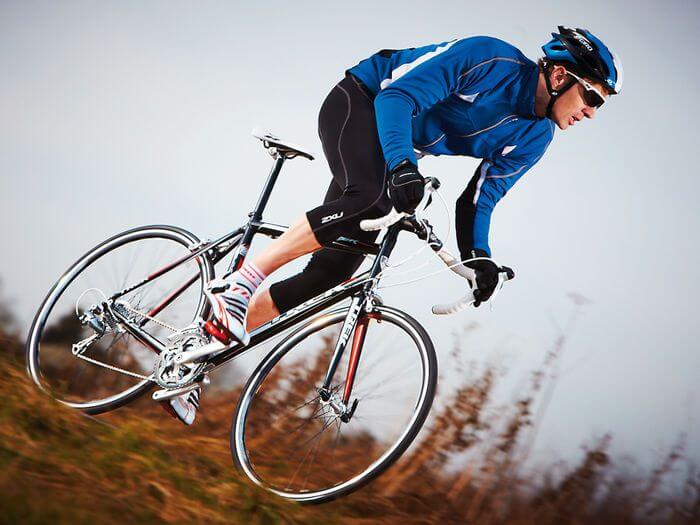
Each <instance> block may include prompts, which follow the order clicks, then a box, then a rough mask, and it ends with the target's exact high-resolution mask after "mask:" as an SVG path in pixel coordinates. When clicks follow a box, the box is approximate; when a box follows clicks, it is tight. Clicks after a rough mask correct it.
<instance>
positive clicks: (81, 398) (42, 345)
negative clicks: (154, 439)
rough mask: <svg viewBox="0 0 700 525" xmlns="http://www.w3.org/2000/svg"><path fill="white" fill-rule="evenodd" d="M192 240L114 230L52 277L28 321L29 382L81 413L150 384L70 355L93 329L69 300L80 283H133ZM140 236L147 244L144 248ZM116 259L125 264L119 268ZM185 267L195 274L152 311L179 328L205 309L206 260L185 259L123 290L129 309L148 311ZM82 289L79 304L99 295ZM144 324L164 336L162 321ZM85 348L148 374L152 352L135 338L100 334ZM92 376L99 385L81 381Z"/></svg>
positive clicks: (163, 232) (162, 232)
mask: <svg viewBox="0 0 700 525" xmlns="http://www.w3.org/2000/svg"><path fill="white" fill-rule="evenodd" d="M196 242H197V239H196V237H194V236H193V235H191V234H188V233H186V232H184V231H180V230H177V229H170V228H146V229H137V230H132V231H130V232H126V233H124V234H120V235H118V236H115V237H113V238H112V239H110V240H108V241H105V242H104V243H103V244H101V245H100V246H98V247H96V248H95V249H93V250H91V251H90V252H88V253H87V254H86V255H85V256H83V257H82V258H81V259H80V260H79V261H78V262H77V263H76V264H74V265H73V267H71V269H69V270H68V271H67V272H66V273H65V274H64V275H63V276H62V277H61V279H59V281H58V282H57V284H56V285H55V286H54V288H53V289H52V291H51V292H50V293H49V295H48V297H47V298H46V300H45V302H44V304H43V305H42V307H41V309H40V310H39V312H38V313H37V316H36V318H35V321H34V324H33V325H32V329H31V331H30V336H29V339H28V346H27V352H28V355H27V361H28V368H29V373H30V375H31V377H32V378H33V380H34V382H35V383H36V384H37V385H38V386H39V387H41V388H42V389H43V390H45V391H46V392H48V393H49V394H50V395H52V396H53V397H54V398H56V399H57V400H59V401H60V402H62V403H64V404H66V405H68V406H70V407H73V408H77V409H81V410H85V411H88V412H97V411H100V409H102V408H105V407H110V406H113V405H114V404H115V403H118V402H120V401H123V400H125V399H130V398H132V397H136V396H138V395H140V394H142V393H143V392H145V391H146V390H148V389H150V388H151V386H152V385H153V383H152V382H151V381H148V380H141V379H138V378H133V377H128V376H123V375H122V374H118V373H117V372H114V371H111V370H107V369H103V368H102V367H98V366H96V365H94V364H91V363H87V362H84V361H82V360H80V359H78V358H76V357H74V356H73V355H72V353H71V344H72V342H76V341H75V339H76V338H78V339H79V338H82V337H85V336H87V335H89V334H91V333H94V331H92V330H91V329H89V328H87V327H83V326H81V325H80V323H79V322H78V320H77V316H76V314H75V311H74V307H73V308H72V309H73V311H72V313H71V306H72V303H73V301H74V300H77V298H78V297H79V295H80V294H81V293H82V292H84V291H85V290H86V289H87V288H90V287H97V288H99V289H101V290H102V291H103V292H104V293H105V295H107V296H110V295H111V294H112V293H115V292H116V291H118V290H119V289H123V284H124V282H127V283H130V284H131V283H136V282H138V281H139V280H140V279H142V278H143V277H145V276H146V275H148V274H149V273H151V272H152V271H154V270H156V269H158V268H160V267H162V266H163V265H164V264H167V263H169V262H172V261H173V260H176V259H177V258H178V257H181V256H183V255H185V254H186V253H189V248H188V247H189V246H192V245H194V244H195V243H196ZM146 243H148V244H149V246H151V247H153V248H154V249H152V250H145V249H144V247H145V245H146ZM120 263H126V264H125V265H122V266H121V267H120ZM124 267H126V270H124ZM185 274H187V275H190V276H191V275H194V274H197V275H198V280H197V281H196V282H195V283H194V284H193V285H191V286H190V287H189V288H188V289H187V290H186V291H185V292H184V293H183V295H182V296H181V297H178V299H177V300H176V301H174V302H173V303H172V304H171V305H169V306H168V307H167V308H166V309H164V310H163V311H162V312H161V313H160V314H158V315H157V316H156V318H157V319H160V320H161V321H165V322H167V321H170V323H167V324H171V323H176V324H177V325H179V326H176V327H177V328H182V327H184V326H186V325H187V324H189V323H190V322H191V321H192V320H193V319H194V318H196V317H197V316H198V315H202V314H203V313H204V312H205V310H206V303H205V302H204V300H203V298H202V294H201V287H202V286H203V284H204V283H205V282H206V281H208V280H209V279H211V277H213V270H212V267H211V264H210V263H209V262H208V261H205V260H203V259H198V260H197V261H194V260H193V261H190V262H189V263H187V264H186V265H183V267H178V268H177V269H175V270H174V271H173V272H172V273H169V274H167V275H165V276H163V277H161V278H159V279H157V280H156V281H155V282H154V283H153V284H149V285H147V286H145V287H143V288H141V289H139V290H136V291H134V292H132V293H130V294H127V295H126V296H125V297H124V299H126V300H127V301H130V302H129V304H130V305H131V306H132V307H134V308H136V309H137V310H139V311H148V309H149V308H150V305H153V304H157V302H158V301H159V300H160V299H162V297H163V296H162V295H159V294H162V293H164V292H163V291H164V290H167V289H168V287H169V286H170V287H171V289H172V284H171V283H174V282H179V283H180V284H182V282H183V277H184V275H185ZM90 293H91V294H93V298H89V297H86V296H83V301H81V303H80V305H79V306H81V307H86V306H84V305H83V303H87V305H88V306H89V304H90V303H91V302H94V301H98V300H99V297H95V296H99V294H98V293H97V292H90ZM184 312H188V313H184ZM133 315H134V316H136V315H137V314H133ZM149 326H153V327H154V328H153V329H151V328H149V331H153V332H154V333H157V334H158V336H159V337H161V338H163V339H164V335H165V332H166V329H165V328H164V327H162V326H160V325H156V324H154V323H153V322H151V323H149ZM163 339H162V340H163ZM95 354H98V355H97V356H96V355H95ZM86 355H87V356H88V357H91V358H93V359H94V358H96V357H97V358H98V359H97V360H99V361H100V362H104V363H106V364H109V365H112V366H119V367H120V368H124V369H126V370H130V371H132V372H135V373H138V374H140V375H143V376H148V375H150V373H151V372H152V366H153V363H154V359H155V354H152V353H151V352H150V351H148V350H146V349H145V348H144V347H143V346H142V345H140V344H138V345H136V343H135V341H134V340H133V338H131V336H129V335H128V334H120V335H115V334H107V335H106V336H105V337H103V338H102V339H100V340H99V341H98V342H97V343H96V344H94V345H92V346H91V347H89V348H88V351H86ZM98 383H99V387H92V388H89V387H90V385H93V384H94V385H96V384H98ZM96 394H97V395H96Z"/></svg>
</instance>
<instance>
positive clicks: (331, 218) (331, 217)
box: [321, 211, 344, 224]
mask: <svg viewBox="0 0 700 525" xmlns="http://www.w3.org/2000/svg"><path fill="white" fill-rule="evenodd" d="M343 213H344V212H342V211H341V212H339V213H334V214H333V215H329V216H328V217H323V218H322V219H321V224H326V223H327V222H331V221H334V220H336V219H340V218H341V217H342V216H343Z"/></svg>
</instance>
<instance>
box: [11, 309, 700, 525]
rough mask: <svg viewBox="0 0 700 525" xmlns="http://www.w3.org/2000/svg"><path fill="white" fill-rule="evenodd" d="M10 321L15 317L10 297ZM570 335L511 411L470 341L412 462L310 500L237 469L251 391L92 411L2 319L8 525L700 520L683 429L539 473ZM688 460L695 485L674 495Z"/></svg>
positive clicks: (699, 482)
mask: <svg viewBox="0 0 700 525" xmlns="http://www.w3.org/2000/svg"><path fill="white" fill-rule="evenodd" d="M0 317H2V319H3V320H4V323H6V324H3V325H2V326H8V325H7V323H11V322H12V316H11V315H9V311H8V310H7V308H6V307H4V306H3V305H2V303H0ZM9 326H12V325H11V324H9ZM563 342H564V339H563V338H560V339H559V340H558V341H557V342H556V343H555V345H554V347H553V349H552V350H551V351H550V352H548V353H547V355H546V356H545V360H544V362H543V364H542V366H541V367H540V369H539V370H537V371H536V372H535V373H533V374H532V376H531V378H530V381H529V383H528V385H527V386H526V387H525V388H523V389H521V390H520V392H519V395H518V398H517V399H515V400H513V402H512V403H511V404H510V405H508V406H493V404H492V402H491V394H492V392H493V389H494V387H495V385H496V384H497V382H498V378H499V377H500V376H501V374H502V372H503V370H502V369H500V368H499V367H497V366H495V365H493V366H485V367H483V366H482V367H479V366H477V365H475V364H464V363H461V362H460V361H459V349H458V348H457V347H456V348H455V350H454V352H453V356H452V358H453V359H454V360H455V362H456V363H458V365H457V366H459V367H462V370H461V373H462V374H463V376H464V377H465V382H464V385H463V386H462V387H461V388H458V389H457V390H456V391H455V392H454V393H453V394H452V395H451V396H449V398H447V399H444V400H442V401H443V402H442V403H440V404H439V405H438V406H436V407H435V409H434V414H433V416H432V417H431V419H430V420H429V424H428V426H427V427H426V428H425V429H424V431H423V433H422V434H421V437H420V439H419V441H417V442H416V443H415V444H414V445H413V446H412V447H411V448H410V449H409V451H408V452H407V453H406V454H405V455H404V457H403V458H402V459H401V460H400V461H399V463H398V464H397V465H395V466H394V467H392V468H391V469H390V470H389V471H387V472H386V473H385V474H383V475H382V476H380V477H379V478H378V479H377V480H376V481H374V482H373V483H371V484H370V485H369V486H368V487H366V488H364V489H362V490H360V491H358V492H357V493H355V494H352V495H350V496H348V497H345V498H343V499H341V500H338V501H336V502H332V503H329V504H325V505H320V506H300V505H296V504H291V503H288V502H286V501H283V500H281V499H280V498H277V497H275V496H273V495H271V494H268V493H266V492H264V491H262V490H260V489H258V488H257V487H255V486H253V485H252V484H251V483H250V482H248V481H247V480H246V479H244V478H243V477H242V476H240V475H239V474H238V473H237V471H236V470H235V468H234V466H233V464H232V461H231V456H230V452H229V440H228V431H229V425H230V420H231V415H232V412H233V409H234V406H235V402H236V399H237V395H238V392H228V393H218V394H216V395H217V396H218V397H214V394H213V393H211V394H212V395H210V396H208V398H207V399H206V400H205V403H204V406H203V408H202V410H201V413H200V414H199V415H198V421H197V423H196V424H195V425H194V426H192V427H188V428H185V427H183V426H182V425H181V424H179V423H177V422H175V421H174V420H172V419H170V418H169V417H168V416H167V415H166V414H165V412H163V411H162V410H160V408H159V407H158V406H157V405H155V404H154V403H152V402H149V401H148V400H147V399H145V400H141V401H139V402H137V403H136V404H135V405H134V406H133V407H127V408H125V409H122V410H119V411H116V412H114V413H111V414H107V415H104V416H101V417H100V418H99V419H95V418H88V417H84V416H82V415H80V414H78V413H76V412H74V411H71V410H69V409H67V408H65V407H64V406H62V405H60V404H58V403H56V402H55V401H53V400H52V399H50V398H49V397H48V396H46V395H44V394H42V393H41V392H39V391H38V390H37V389H36V387H35V386H34V385H33V384H32V383H31V382H30V381H29V379H28V378H27V376H26V372H25V370H24V362H23V359H24V356H23V350H22V345H21V344H20V342H19V340H18V338H17V336H16V334H15V333H14V332H13V331H12V330H11V329H10V330H7V328H6V329H4V330H3V329H2V328H0V346H1V348H0V367H2V370H3V372H4V373H3V374H2V375H1V376H0V400H1V404H0V509H1V512H0V523H13V524H15V523H22V524H23V523H36V524H46V523H51V524H53V523H70V524H78V523H91V524H99V523H110V524H112V523H115V522H117V523H122V522H128V523H252V524H258V523H259V524H268V523H269V524H274V523H309V524H313V523H354V524H364V523H367V524H369V523H380V522H381V523H401V524H411V523H416V524H417V523H479V524H481V525H491V524H533V525H534V524H537V525H539V524H552V525H554V524H572V525H573V524H584V523H586V524H588V523H595V524H608V523H611V524H612V523H625V524H652V523H654V524H656V523H669V524H691V523H692V524H698V523H700V470H699V469H698V468H697V466H696V465H693V464H692V462H691V461H690V460H689V459H687V458H686V457H685V455H684V439H683V436H681V437H680V438H679V441H678V443H677V444H676V446H674V447H673V448H672V449H671V450H670V451H668V453H667V454H666V455H665V456H664V457H663V458H662V459H661V460H660V462H659V464H658V466H657V468H655V469H654V470H653V472H651V474H650V475H648V476H641V475H640V474H638V473H635V471H634V469H632V468H627V467H628V466H629V465H627V466H626V465H625V464H620V465H616V464H615V463H614V462H613V460H612V459H611V457H610V456H609V453H608V450H609V447H610V443H611V437H610V436H609V435H605V436H602V437H600V438H599V439H597V440H594V442H592V443H591V444H589V445H588V446H587V447H586V449H585V454H584V455H583V458H582V459H581V461H580V463H579V464H577V465H567V464H564V463H562V462H557V463H555V464H553V465H549V466H546V467H544V468H542V469H539V470H533V469H526V468H525V466H524V464H525V462H526V460H527V459H528V455H529V452H530V450H531V449H532V444H533V442H534V440H535V437H536V435H537V431H538V428H539V421H540V420H541V418H542V414H543V411H544V410H545V409H546V406H547V402H546V400H547V397H548V395H549V394H550V393H551V387H552V385H553V383H554V381H556V375H557V374H556V373H557V370H558V361H559V356H560V354H561V348H562V345H563ZM367 439H371V437H369V438H367ZM679 469H685V473H686V474H685V476H684V477H683V480H682V481H683V482H682V483H680V484H678V483H675V484H672V485H673V487H674V489H673V490H668V487H669V484H668V483H666V481H667V479H668V477H669V476H670V474H671V473H672V472H676V473H677V472H678V471H679Z"/></svg>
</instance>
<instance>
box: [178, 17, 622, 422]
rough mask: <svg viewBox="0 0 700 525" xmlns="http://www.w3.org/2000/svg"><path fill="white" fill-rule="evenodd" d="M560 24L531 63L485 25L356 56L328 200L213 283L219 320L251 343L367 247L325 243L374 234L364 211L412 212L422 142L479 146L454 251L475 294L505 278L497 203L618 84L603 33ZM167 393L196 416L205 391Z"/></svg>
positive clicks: (338, 124)
mask: <svg viewBox="0 0 700 525" xmlns="http://www.w3.org/2000/svg"><path fill="white" fill-rule="evenodd" d="M558 30H559V31H558V32H557V33H552V39H551V40H550V41H549V42H547V43H546V44H545V45H543V46H542V50H543V51H544V57H542V58H541V59H540V60H539V61H538V62H537V63H535V62H533V61H531V60H529V59H528V58H527V57H525V55H523V54H522V53H521V52H520V51H519V50H518V49H516V48H515V47H514V46H512V45H511V44H508V43H506V42H503V41H501V40H498V39H496V38H491V37H484V36H477V37H470V38H462V39H457V40H452V41H449V42H443V43H440V44H432V45H427V46H422V47H417V48H409V49H399V50H395V49H384V50H381V51H379V52H378V53H375V54H374V55H372V56H370V57H369V58H367V59H365V60H362V61H361V62H360V63H359V64H357V65H356V66H354V67H352V68H350V69H348V70H347V71H346V76H345V78H344V79H343V80H341V81H340V82H339V83H338V84H337V85H336V86H335V87H334V88H333V89H332V90H331V91H330V93H329V94H328V96H327V97H326V99H325V101H324V102H323V105H322V106H321V110H320V114H319V128H318V131H319V136H320V139H321V143H322V145H323V152H324V154H325V156H326V159H327V160H328V164H329V166H330V169H331V172H332V175H333V179H332V180H331V183H330V186H329V188H328V190H327V192H326V196H325V199H324V202H323V204H322V205H321V206H319V207H317V208H314V209H313V210H310V211H308V212H307V213H306V214H305V215H303V216H302V217H300V218H299V219H298V220H297V221H295V222H294V223H293V224H292V226H291V227H290V228H289V230H287V231H286V232H285V233H284V235H282V236H281V237H280V238H279V239H277V240H276V241H274V242H272V243H271V244H270V245H269V246H268V247H266V248H265V249H264V250H263V251H262V252H261V253H260V254H258V255H256V256H255V257H254V258H253V259H252V260H249V261H248V262H246V263H245V264H244V265H243V267H241V268H240V269H239V270H238V271H236V272H235V273H233V274H232V275H231V276H230V277H229V278H228V279H227V280H222V279H216V280H214V281H212V282H211V283H210V285H209V287H208V289H207V290H206V292H205V293H206V294H207V296H208V298H209V300H210V301H211V303H212V305H213V308H214V316H215V318H216V320H217V321H218V323H219V324H220V325H221V326H222V327H223V328H225V329H226V330H227V331H228V332H229V333H230V335H231V336H232V337H233V338H235V339H237V340H239V341H242V342H244V343H245V342H247V340H248V335H247V331H246V328H248V329H252V328H255V327H257V326H259V325H261V324H263V323H264V322H266V321H268V320H270V319H272V318H273V317H275V316H277V315H279V314H280V313H282V312H285V311H287V310H288V309H290V308H292V307H294V306H296V305H298V304H300V303H302V302H304V301H306V300H308V299H310V298H311V297H314V296H315V295H318V294H319V293H321V292H323V291H325V290H327V289H329V288H331V287H333V286H335V285H337V284H339V283H341V282H343V281H344V280H346V279H347V278H348V277H350V276H351V275H352V274H353V273H354V272H355V270H357V268H358V267H359V266H360V264H361V262H362V260H363V256H362V255H348V254H347V253H341V252H339V251H335V250H332V249H330V248H324V247H323V246H324V245H325V244H327V243H329V242H330V241H332V240H334V239H337V238H338V237H339V236H341V235H342V236H346V237H351V238H355V239H358V240H361V241H365V242H371V241H374V240H375V239H376V237H377V235H378V233H377V232H365V231H362V230H361V229H360V228H359V222H360V220H361V219H365V218H376V217H381V216H383V215H386V214H387V213H388V212H389V211H390V209H391V207H392V206H393V207H394V208H395V209H396V210H398V211H404V212H409V213H410V212H412V211H413V210H414V209H415V207H416V205H417V204H418V202H419V201H420V200H421V198H422V197H423V192H424V179H423V176H422V175H421V173H420V171H419V169H418V162H417V159H418V158H419V157H422V156H424V155H436V156H437V155H463V156H470V157H476V158H480V159H482V160H481V163H480V164H479V167H478V168H477V170H476V173H475V174H474V176H473V177H472V178H471V180H470V182H469V184H468V185H467V188H466V189H465V190H464V192H463V193H462V194H461V196H460V197H459V198H458V199H457V204H456V217H455V220H456V232H457V243H458V246H459V250H460V255H461V257H462V260H463V261H465V264H466V265H467V266H469V267H470V268H472V269H474V270H475V273H476V283H475V297H476V299H477V300H476V302H475V303H474V304H475V306H479V304H480V303H481V302H483V301H486V300H488V299H489V297H490V296H491V294H492V293H493V291H494V288H495V286H496V284H497V282H498V268H497V266H496V264H495V263H493V262H492V261H491V260H490V259H488V258H489V257H490V256H491V250H490V248H489V245H488V231H489V223H490V217H491V212H492V210H493V208H494V206H495V205H496V203H497V202H498V201H499V200H500V199H501V197H503V195H504V194H505V193H506V192H507V191H508V190H509V189H510V188H511V187H512V186H513V184H515V182H516V181H517V180H518V179H520V178H521V177H522V176H523V175H524V174H525V173H526V172H527V171H528V170H529V169H530V168H531V167H532V166H533V165H534V164H535V163H536V162H537V161H538V160H539V159H540V158H541V157H542V155H543V154H544V152H545V150H546V149H547V147H548V146H549V143H550V142H551V140H552V138H553V136H554V129H555V127H554V126H555V125H556V126H557V127H558V128H559V129H562V130H565V129H567V128H568V127H570V126H573V125H574V124H575V123H576V122H579V121H581V120H583V118H593V117H594V116H595V114H596V111H597V110H598V109H599V108H600V106H601V105H602V104H603V103H604V102H605V101H606V100H607V98H608V97H609V96H610V95H613V94H618V93H619V92H620V90H621V87H622V79H623V73H622V67H621V64H620V61H619V59H618V58H617V56H616V55H615V54H614V53H613V52H611V51H610V50H609V49H608V48H607V47H606V46H605V44H603V42H601V41H600V40H599V39H598V38H597V37H595V36H594V35H593V34H592V33H591V32H590V31H588V30H586V29H573V28H570V27H564V26H559V28H558ZM311 252H313V255H312V257H311V260H310V261H309V263H308V265H307V266H306V268H305V269H304V270H303V271H302V272H301V273H299V274H298V275H296V276H293V277H291V278H289V279H286V280H284V281H281V282H278V283H275V284H273V285H272V286H271V287H270V288H269V289H268V290H266V291H263V292H262V293H259V294H257V295H256V294H255V292H256V289H257V288H258V286H259V285H260V284H261V283H262V282H263V280H264V279H265V278H266V276H267V275H269V274H270V273H272V272H273V271H275V270H277V269H278V268H279V267H281V266H283V265H284V264H286V263H287V262H289V261H291V260H293V259H296V258H297V257H300V256H302V255H305V254H308V253H311ZM476 258H478V259H476ZM471 259H476V260H471ZM246 323H247V327H246ZM171 405H172V408H173V409H174V411H175V413H176V414H177V415H178V417H179V418H180V419H181V420H182V421H183V422H185V423H187V424H190V423H191V422H192V421H193V420H194V414H195V411H196V408H197V406H198V391H195V392H193V393H191V394H190V395H189V396H184V397H181V398H176V399H175V400H173V401H172V402H171Z"/></svg>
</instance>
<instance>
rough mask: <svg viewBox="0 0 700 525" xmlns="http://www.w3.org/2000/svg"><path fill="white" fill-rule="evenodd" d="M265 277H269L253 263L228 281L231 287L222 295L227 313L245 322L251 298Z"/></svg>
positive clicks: (235, 273)
mask: <svg viewBox="0 0 700 525" xmlns="http://www.w3.org/2000/svg"><path fill="white" fill-rule="evenodd" d="M265 277H267V276H266V275H265V274H264V273H263V272H262V271H261V270H260V269H259V268H258V267H257V266H255V265H254V264H253V263H252V262H251V263H245V264H244V265H243V266H241V267H240V268H239V269H238V270H237V271H235V272H233V274H231V276H230V277H229V278H228V279H226V280H227V281H228V282H229V283H231V286H230V287H229V289H228V290H226V291H225V292H224V293H222V294H221V297H222V298H223V300H224V302H225V303H226V311H227V312H229V313H230V314H231V315H232V316H233V317H235V318H236V319H238V321H240V322H241V323H243V322H244V320H245V314H246V312H247V311H248V303H249V302H250V298H251V297H253V294H254V293H255V290H257V289H258V286H260V284H261V283H262V282H263V281H264V280H265Z"/></svg>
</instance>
